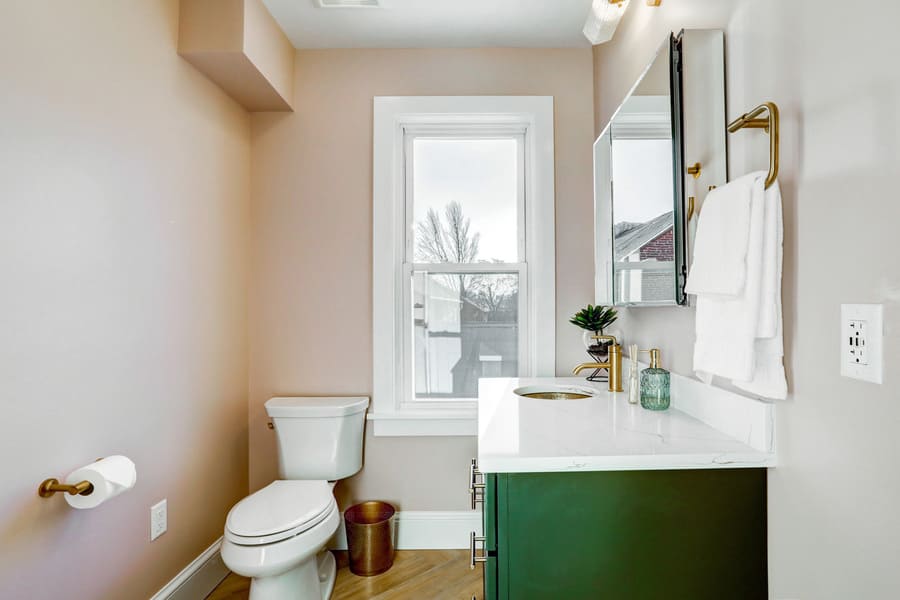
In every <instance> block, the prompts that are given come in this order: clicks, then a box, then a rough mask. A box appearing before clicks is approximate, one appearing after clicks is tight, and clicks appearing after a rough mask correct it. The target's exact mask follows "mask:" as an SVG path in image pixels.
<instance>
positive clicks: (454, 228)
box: [412, 138, 522, 263]
mask: <svg viewBox="0 0 900 600" xmlns="http://www.w3.org/2000/svg"><path fill="white" fill-rule="evenodd" d="M518 164H519V162H518V142H517V140H516V139H514V138H509V139H496V140H478V139H454V138H443V139H429V138H415V139H414V140H413V173H412V180H413V190H412V194H413V198H412V207H413V209H412V212H413V232H412V233H413V235H414V236H415V240H414V243H413V253H414V256H413V258H412V260H413V261H414V262H424V263H444V262H451V263H471V262H480V261H488V262H498V261H499V262H518V193H519V192H518V190H519V181H518V179H519V177H521V176H522V175H521V174H520V173H519V172H518V171H519V167H518Z"/></svg>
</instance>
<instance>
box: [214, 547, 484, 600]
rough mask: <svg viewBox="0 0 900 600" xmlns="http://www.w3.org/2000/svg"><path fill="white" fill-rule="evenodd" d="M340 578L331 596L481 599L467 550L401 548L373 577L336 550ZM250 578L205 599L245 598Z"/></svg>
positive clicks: (227, 583)
mask: <svg viewBox="0 0 900 600" xmlns="http://www.w3.org/2000/svg"><path fill="white" fill-rule="evenodd" d="M335 556H336V557H337V562H338V573H337V580H336V581H335V584H334V593H333V594H332V596H331V599H332V600H409V599H415V600H472V596H475V597H476V598H478V599H479V600H481V576H482V574H481V569H482V567H481V565H479V566H478V567H477V568H476V570H474V571H472V570H470V569H469V552H468V550H399V551H397V553H396V555H395V556H394V566H393V567H391V568H390V570H389V571H388V572H387V573H382V574H381V575H375V576H374V577H357V576H356V575H354V574H353V573H351V572H350V569H349V568H348V567H347V553H346V552H335ZM249 595H250V581H249V580H247V579H244V578H243V577H238V576H237V575H235V574H234V573H232V574H231V575H229V576H228V577H227V578H225V580H224V581H223V582H222V583H220V584H219V586H218V587H217V588H216V589H215V590H213V592H212V593H211V594H210V595H209V596H207V597H206V600H246V599H247V598H248V597H249Z"/></svg>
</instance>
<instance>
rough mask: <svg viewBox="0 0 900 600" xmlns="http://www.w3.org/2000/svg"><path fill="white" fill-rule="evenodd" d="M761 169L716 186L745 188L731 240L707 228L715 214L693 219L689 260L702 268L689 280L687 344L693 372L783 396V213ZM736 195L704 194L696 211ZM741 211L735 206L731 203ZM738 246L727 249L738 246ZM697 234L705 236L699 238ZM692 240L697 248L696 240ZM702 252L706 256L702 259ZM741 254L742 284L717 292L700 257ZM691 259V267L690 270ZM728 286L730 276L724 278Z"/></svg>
mask: <svg viewBox="0 0 900 600" xmlns="http://www.w3.org/2000/svg"><path fill="white" fill-rule="evenodd" d="M765 177H766V173H765V172H758V173H752V174H750V175H746V176H744V177H741V178H740V179H738V180H736V181H734V182H732V183H729V184H727V185H726V186H723V187H722V188H720V189H722V190H723V191H727V188H728V187H730V186H732V185H735V186H738V188H739V189H749V190H750V198H749V204H748V210H747V218H746V226H747V232H746V235H745V236H741V235H738V234H736V233H735V235H734V237H731V238H730V239H729V238H727V237H725V236H721V235H717V234H713V232H712V231H711V230H710V229H709V228H710V227H712V226H715V225H716V224H717V223H718V222H720V221H721V219H720V218H719V217H718V216H717V215H716V213H715V212H714V213H713V215H714V217H716V218H714V219H708V220H705V221H704V220H702V218H701V220H700V222H699V224H698V228H697V239H696V242H695V246H694V253H695V258H694V264H697V261H701V263H700V264H701V269H707V273H703V271H702V270H701V275H702V276H703V277H698V278H697V281H701V282H702V283H700V284H697V283H695V285H694V286H693V289H695V290H699V291H697V292H693V293H695V294H696V296H697V303H696V304H697V315H696V333H697V339H696V343H695V345H694V371H695V372H696V373H697V376H698V377H699V378H700V379H702V380H704V381H706V382H711V381H712V377H713V376H714V375H718V376H720V377H724V378H726V379H729V380H731V382H732V383H733V384H734V385H736V386H738V387H739V388H741V389H744V390H746V391H748V392H751V393H754V394H757V395H760V396H765V397H768V398H784V397H785V396H786V395H787V384H786V382H785V376H784V366H783V360H782V359H783V354H784V353H783V342H782V327H781V260H782V238H783V233H782V228H783V226H782V218H781V192H780V190H779V188H778V184H777V182H776V183H774V184H773V185H772V186H771V187H770V188H769V189H768V190H766V189H765ZM733 199H737V200H738V201H741V196H740V193H735V194H731V193H730V194H717V195H715V196H713V195H710V196H708V197H707V199H706V202H705V203H704V207H703V210H704V211H707V210H709V209H710V208H714V210H716V211H717V212H726V211H727V209H726V208H725V207H722V206H717V204H718V203H719V202H725V201H728V200H733ZM736 211H737V212H738V213H740V209H736ZM743 239H746V247H745V248H737V249H734V248H728V246H730V245H735V244H737V245H743V243H744V242H742V240H743ZM701 240H705V241H704V243H703V244H702V245H701V244H700V242H701ZM698 246H699V247H698ZM701 253H703V254H704V255H705V256H704V257H703V258H702V259H701ZM741 253H743V255H744V257H745V258H744V264H743V265H742V268H741V269H740V270H742V271H743V280H744V281H743V285H742V286H741V288H740V289H739V290H738V291H737V292H736V293H731V294H727V293H723V291H724V290H725V289H726V288H725V287H724V286H722V285H716V284H715V282H714V281H713V280H714V279H715V276H714V274H713V273H712V270H714V267H710V266H708V265H707V266H702V265H703V263H704V262H707V263H709V262H710V261H714V260H716V257H722V256H726V257H728V258H726V259H725V260H726V261H733V260H734V258H733V257H734V256H735V255H738V254H741ZM694 268H695V267H694V265H692V266H691V275H690V276H689V280H690V277H693V276H694V275H693V271H694ZM729 285H731V286H732V287H731V288H728V289H734V285H735V284H734V278H732V279H731V281H730V284H729Z"/></svg>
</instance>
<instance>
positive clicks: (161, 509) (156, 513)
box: [150, 498, 169, 542]
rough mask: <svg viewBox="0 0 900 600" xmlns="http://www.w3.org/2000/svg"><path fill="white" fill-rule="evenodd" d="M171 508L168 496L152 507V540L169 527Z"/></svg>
mask: <svg viewBox="0 0 900 600" xmlns="http://www.w3.org/2000/svg"><path fill="white" fill-rule="evenodd" d="M168 521H169V509H168V502H167V500H166V498H163V499H162V500H160V501H159V502H157V503H156V504H154V505H153V506H151V507H150V541H151V542H152V541H153V540H155V539H156V538H158V537H159V536H161V535H162V534H164V533H165V532H166V530H167V529H168V528H169V523H168Z"/></svg>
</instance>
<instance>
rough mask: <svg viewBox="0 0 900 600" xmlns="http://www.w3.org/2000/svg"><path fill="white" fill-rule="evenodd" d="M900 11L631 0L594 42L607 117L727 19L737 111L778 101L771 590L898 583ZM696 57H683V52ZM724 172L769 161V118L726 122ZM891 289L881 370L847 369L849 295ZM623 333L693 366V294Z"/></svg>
mask: <svg viewBox="0 0 900 600" xmlns="http://www.w3.org/2000/svg"><path fill="white" fill-rule="evenodd" d="M898 19H900V7H898V6H897V5H896V4H895V3H888V2H883V1H878V0H868V1H864V2H860V3H857V4H855V5H854V7H853V10H842V9H840V8H837V7H826V6H824V5H823V4H822V3H820V2H813V1H811V0H796V1H793V2H783V1H779V0H759V1H756V2H749V1H747V0H744V1H738V0H730V1H723V0H681V1H679V2H663V5H662V7H660V8H658V9H652V8H648V7H646V6H644V5H643V3H632V5H631V8H630V9H629V12H628V14H627V15H626V16H625V18H624V19H623V21H622V23H621V25H620V28H619V30H618V31H617V32H616V38H615V40H614V41H613V42H612V43H610V44H607V45H604V46H599V47H597V48H595V50H594V58H595V77H596V79H595V99H596V104H595V107H596V126H597V127H598V128H599V127H602V126H603V124H604V123H605V122H606V121H607V120H608V119H609V116H610V115H611V114H612V111H614V110H615V107H616V105H617V104H618V102H619V101H620V100H621V98H622V97H623V96H624V94H625V92H626V91H627V90H628V87H629V85H630V83H631V82H632V81H633V80H634V78H635V77H636V76H637V75H638V73H639V72H640V69H641V68H642V67H643V66H644V64H645V62H646V60H647V59H648V57H649V56H650V54H651V53H652V51H653V49H654V48H655V47H656V45H657V44H658V43H659V40H661V39H662V38H663V36H664V35H665V33H666V32H668V31H670V30H674V31H677V30H679V29H681V28H682V27H702V26H718V27H721V28H723V29H725V32H726V33H725V36H726V55H727V79H728V115H729V116H730V117H732V118H733V117H735V116H737V115H738V114H740V113H742V112H744V111H745V110H748V109H749V108H752V107H753V106H755V105H757V104H759V103H760V102H762V101H765V100H773V101H775V102H777V103H778V104H779V106H780V107H781V110H782V127H783V129H782V141H781V150H782V163H781V174H780V178H779V179H780V182H781V185H782V190H783V193H784V217H785V260H784V290H783V299H784V310H785V336H786V340H785V341H786V352H787V354H786V356H787V358H786V361H785V362H786V365H787V368H788V372H789V385H790V389H791V391H792V394H791V396H790V398H789V399H788V400H787V401H786V402H783V403H779V406H778V410H777V417H778V432H777V434H778V452H779V460H780V462H781V464H780V466H779V467H778V468H776V469H775V470H773V471H771V472H770V475H769V561H770V579H771V588H772V590H773V597H774V598H776V599H788V598H796V599H806V600H813V599H815V600H827V599H835V600H845V599H847V598H872V599H876V598H877V599H886V598H896V597H898V596H900V578H898V577H897V575H896V559H897V556H900V536H898V532H900V511H898V510H897V506H898V504H900V470H898V469H897V457H898V456H900V445H898V442H897V436H896V430H897V426H898V424H900V402H898V400H900V395H898V392H897V385H898V381H897V377H896V374H895V370H894V369H892V366H893V365H896V364H897V362H898V360H900V334H898V327H897V322H898V319H900V304H898V303H900V267H898V265H897V262H896V260H895V259H894V257H895V256H896V255H897V234H896V228H897V224H898V223H900V202H898V201H897V186H896V182H897V176H898V175H900V173H898V171H900V125H898V124H900V70H898V69H897V65H896V57H897V56H898V55H900V38H897V36H896V33H895V32H894V31H893V29H894V27H895V24H896V23H897V22H898ZM685 60H686V61H687V60H690V57H689V56H687V57H685ZM729 138H730V139H729V145H730V152H731V155H730V160H729V162H730V168H731V174H732V175H733V176H734V175H740V174H742V173H745V172H747V171H748V170H750V169H759V168H765V164H766V160H767V152H766V140H765V137H764V136H763V135H762V134H760V133H759V132H747V131H743V132H739V133H737V134H732V135H729ZM849 302H878V303H884V305H885V319H886V326H887V338H886V345H885V364H886V365H888V367H887V368H886V372H885V383H884V385H880V386H878V385H872V384H867V383H863V382H858V381H854V380H850V379H845V378H841V377H840V376H839V368H838V367H839V362H838V361H839V359H838V356H839V355H838V344H839V338H840V334H839V332H840V330H839V329H838V327H839V316H840V304H841V303H849ZM623 312H625V315H624V316H623V318H622V328H623V330H624V331H625V332H626V333H627V334H628V335H627V336H628V338H629V341H635V342H638V343H640V344H641V345H642V346H645V347H646V346H651V345H656V346H659V347H661V348H662V349H663V356H664V357H667V358H666V362H667V363H668V366H669V367H670V368H672V369H673V370H674V371H677V372H680V373H690V369H691V343H692V340H693V310H692V309H690V308H664V309H640V310H634V309H632V310H629V311H623Z"/></svg>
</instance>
